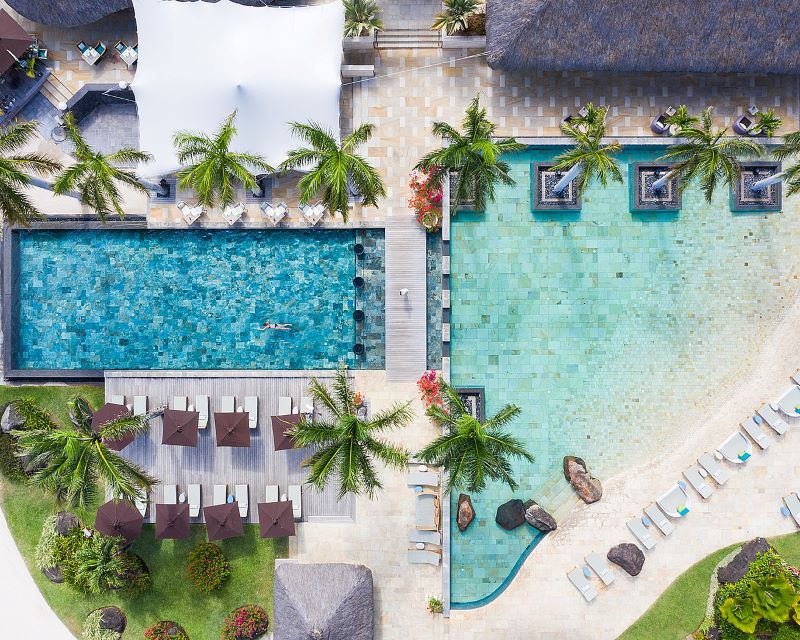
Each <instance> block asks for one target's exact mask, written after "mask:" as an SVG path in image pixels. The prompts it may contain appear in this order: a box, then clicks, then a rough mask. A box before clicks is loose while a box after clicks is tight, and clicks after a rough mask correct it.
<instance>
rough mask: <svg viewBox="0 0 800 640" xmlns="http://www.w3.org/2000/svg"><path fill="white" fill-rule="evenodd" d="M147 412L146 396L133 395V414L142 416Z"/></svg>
mask: <svg viewBox="0 0 800 640" xmlns="http://www.w3.org/2000/svg"><path fill="white" fill-rule="evenodd" d="M146 413H147V396H133V415H135V416H143V415H144V414H146Z"/></svg>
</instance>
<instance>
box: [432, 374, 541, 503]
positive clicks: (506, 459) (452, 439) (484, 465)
mask: <svg viewBox="0 0 800 640" xmlns="http://www.w3.org/2000/svg"><path fill="white" fill-rule="evenodd" d="M439 392H440V394H441V397H442V402H443V404H442V405H437V404H432V405H431V406H429V407H428V410H427V412H426V413H427V415H428V417H429V418H431V419H432V420H434V421H435V422H437V423H439V424H441V425H443V426H444V427H445V433H444V435H442V436H440V437H438V438H436V440H434V441H433V442H431V443H430V444H429V445H428V446H427V447H425V448H424V449H423V450H422V451H420V452H419V453H418V454H417V458H419V459H420V460H422V461H423V462H427V463H428V464H433V465H436V466H442V467H444V468H445V469H447V470H448V471H449V472H450V477H449V480H448V482H447V491H448V492H450V491H452V490H453V489H461V488H466V490H467V491H472V492H480V491H483V489H484V488H485V487H486V482H487V480H497V481H500V482H503V483H505V484H507V485H508V486H509V487H510V488H511V489H512V490H515V489H516V488H517V482H516V481H515V480H514V477H513V475H512V469H511V461H510V460H511V459H512V458H517V459H522V460H527V461H528V462H533V456H531V454H530V453H528V451H527V450H526V449H525V447H524V445H523V444H522V443H521V442H520V441H519V440H518V439H517V438H514V437H513V436H511V435H510V434H508V433H507V432H505V431H503V427H505V426H506V425H507V424H509V423H510V422H511V421H512V420H513V419H514V418H516V417H517V416H518V415H519V414H520V408H519V407H517V406H515V405H512V404H509V405H506V406H505V407H503V408H502V409H501V410H500V411H499V412H498V413H497V414H496V415H495V416H494V417H493V418H490V419H489V420H485V421H484V422H482V423H481V422H480V421H478V420H477V419H476V418H475V417H473V416H472V414H470V413H469V412H468V411H467V408H466V407H465V406H464V403H463V401H462V400H461V398H460V397H459V395H458V392H457V391H456V390H455V389H454V388H453V387H451V386H450V385H449V384H447V383H446V382H444V381H443V380H441V379H440V380H439Z"/></svg>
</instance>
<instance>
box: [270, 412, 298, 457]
mask: <svg viewBox="0 0 800 640" xmlns="http://www.w3.org/2000/svg"><path fill="white" fill-rule="evenodd" d="M301 417H302V416H300V414H299V413H294V414H292V415H288V416H272V440H273V442H274V443H275V451H283V450H284V449H294V440H292V439H291V438H290V437H289V436H287V435H286V432H287V431H288V430H289V429H291V428H292V427H293V426H294V425H296V424H297V423H298V422H300V418H301Z"/></svg>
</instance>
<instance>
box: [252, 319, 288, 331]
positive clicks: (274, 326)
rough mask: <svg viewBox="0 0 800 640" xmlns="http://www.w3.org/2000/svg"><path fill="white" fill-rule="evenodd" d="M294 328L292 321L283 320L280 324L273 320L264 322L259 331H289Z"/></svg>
mask: <svg viewBox="0 0 800 640" xmlns="http://www.w3.org/2000/svg"><path fill="white" fill-rule="evenodd" d="M291 328H292V324H291V323H290V322H281V323H279V324H275V323H274V322H272V321H267V322H265V323H264V326H263V327H260V328H259V331H266V330H267V329H275V330H276V331H289V330H290V329H291Z"/></svg>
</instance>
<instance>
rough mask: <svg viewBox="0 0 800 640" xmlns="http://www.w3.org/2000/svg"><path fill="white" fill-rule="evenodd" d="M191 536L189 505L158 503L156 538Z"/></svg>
mask: <svg viewBox="0 0 800 640" xmlns="http://www.w3.org/2000/svg"><path fill="white" fill-rule="evenodd" d="M188 537H189V505H188V504H157V505H156V539H157V540H164V539H165V538H171V539H175V540H184V539H186V538H188Z"/></svg>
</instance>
